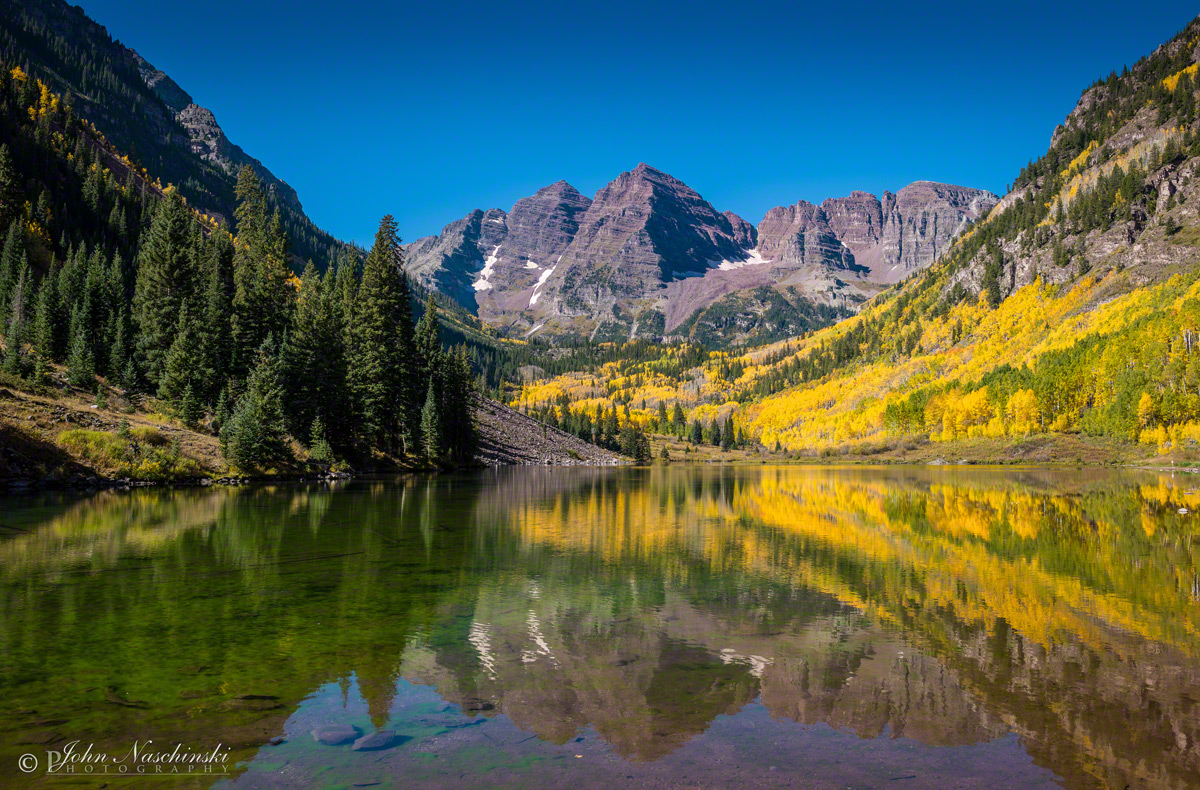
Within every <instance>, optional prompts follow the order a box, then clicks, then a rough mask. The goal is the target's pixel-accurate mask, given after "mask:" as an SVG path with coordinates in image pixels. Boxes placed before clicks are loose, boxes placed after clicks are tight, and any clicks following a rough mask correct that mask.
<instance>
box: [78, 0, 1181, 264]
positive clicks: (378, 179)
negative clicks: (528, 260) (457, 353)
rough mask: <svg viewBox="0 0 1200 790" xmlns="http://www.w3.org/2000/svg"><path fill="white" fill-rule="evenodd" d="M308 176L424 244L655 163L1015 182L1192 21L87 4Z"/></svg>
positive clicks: (784, 194)
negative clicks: (462, 225)
mask: <svg viewBox="0 0 1200 790" xmlns="http://www.w3.org/2000/svg"><path fill="white" fill-rule="evenodd" d="M80 2H82V3H83V6H84V9H85V10H86V11H87V12H88V14H89V15H90V16H92V17H93V18H94V19H96V20H97V21H99V22H100V23H101V24H103V25H105V26H106V27H108V30H109V32H110V33H111V34H112V35H113V36H114V37H115V38H118V39H120V40H121V41H122V42H123V43H125V44H126V45H128V46H131V47H133V48H134V49H136V50H138V51H139V52H141V53H142V55H143V56H144V57H145V58H146V59H147V60H149V61H150V62H151V63H153V64H155V65H156V66H157V67H158V68H161V69H163V70H164V71H166V72H167V73H168V74H170V75H171V76H172V77H173V78H174V79H175V81H176V82H178V83H179V84H180V85H181V86H182V87H183V88H184V89H185V90H187V91H188V92H189V93H191V94H192V96H193V97H194V98H195V100H196V102H197V103H199V104H202V105H204V106H206V107H209V108H210V109H212V110H213V112H214V113H215V114H216V117H217V120H218V121H219V122H220V124H221V125H222V127H223V128H224V129H225V131H226V134H228V135H229V137H230V139H232V140H233V141H234V142H235V143H237V144H239V145H241V146H242V147H243V148H244V149H246V151H248V152H249V153H250V154H251V155H253V156H256V157H258V158H259V159H261V160H262V161H263V162H264V163H265V164H266V165H267V166H268V167H269V168H270V169H271V170H272V171H273V172H274V173H275V174H276V175H278V176H279V177H281V178H283V179H284V180H285V181H287V182H289V183H290V184H292V186H294V187H295V188H296V190H297V191H298V192H299V194H300V199H301V201H302V202H303V203H304V207H305V209H306V210H307V212H308V214H309V215H310V216H311V217H312V218H313V220H314V221H316V222H317V224H318V225H320V226H322V227H324V228H326V229H327V230H329V231H331V232H332V233H334V234H335V235H336V236H339V237H341V238H344V239H354V240H358V241H360V242H368V241H369V240H370V238H371V237H372V235H373V233H374V230H375V226H376V224H377V223H378V220H379V217H380V216H382V215H383V214H385V213H389V212H390V213H393V214H395V215H396V217H397V219H398V221H399V223H400V230H401V233H402V234H403V236H404V238H405V239H406V240H412V239H415V238H417V237H418V236H423V235H427V234H430V233H436V232H437V231H439V230H440V228H441V227H442V225H444V224H446V223H448V222H451V221H453V220H455V219H458V218H460V217H462V216H463V215H464V214H466V213H467V212H468V211H470V210H471V209H473V208H476V207H480V208H489V207H493V206H497V207H500V208H503V209H506V210H507V209H509V208H510V207H511V206H512V204H513V202H514V201H516V200H517V199H518V198H521V197H523V196H525V195H528V194H531V193H532V192H534V191H535V190H536V189H537V188H539V187H541V186H544V185H546V184H549V183H552V182H554V181H557V180H558V179H560V178H565V179H566V180H567V181H569V182H571V183H572V184H574V185H575V186H576V187H577V188H578V189H579V190H580V191H582V192H583V193H584V194H587V195H591V194H592V193H594V192H595V191H596V190H597V189H599V188H600V187H601V186H603V185H604V184H605V183H607V182H608V181H609V180H611V179H612V178H614V177H615V176H616V175H617V174H618V173H620V172H621V171H622V170H628V169H630V168H632V167H634V166H635V165H636V164H637V163H638V162H640V161H645V162H648V163H650V164H651V165H654V166H655V167H658V168H659V169H661V170H665V171H667V172H668V173H671V174H672V175H675V176H676V177H678V178H680V179H682V180H683V181H685V182H687V183H688V184H689V185H691V186H692V187H693V188H695V189H696V190H697V191H698V192H700V194H702V195H703V196H704V197H705V198H707V199H708V200H709V201H710V202H711V203H713V204H714V205H715V206H716V207H717V208H718V209H719V210H726V209H728V210H732V211H736V212H737V213H739V214H741V215H742V216H743V217H745V218H746V219H748V220H749V221H750V222H752V223H757V222H758V221H759V220H760V219H761V218H762V215H763V214H764V213H765V212H766V210H767V209H769V208H771V207H772V206H777V205H784V204H788V203H794V202H795V201H796V200H798V199H801V198H804V199H807V200H812V201H814V202H816V201H820V200H822V199H824V198H825V197H829V196H837V195H844V194H847V193H848V192H850V191H851V190H853V189H865V190H868V191H872V192H875V193H877V194H878V193H879V192H880V191H882V190H884V189H892V190H896V189H898V188H899V187H901V186H903V185H904V184H907V183H909V182H911V181H915V180H918V179H929V180H935V181H947V182H952V183H957V184H963V185H968V186H977V187H982V188H985V189H990V190H992V191H994V192H998V193H999V192H1003V191H1004V189H1005V185H1006V184H1007V183H1008V182H1009V181H1011V180H1012V179H1013V178H1014V177H1015V176H1016V174H1017V172H1018V170H1019V169H1020V166H1021V165H1023V164H1024V163H1025V161H1026V160H1028V159H1030V158H1036V157H1037V156H1040V155H1041V154H1042V153H1043V152H1044V151H1045V149H1046V147H1047V145H1048V143H1049V137H1050V133H1051V131H1052V130H1053V128H1054V126H1055V125H1056V124H1058V123H1060V122H1061V121H1062V119H1063V117H1064V116H1065V115H1066V113H1067V112H1069V111H1070V110H1071V108H1072V107H1073V106H1074V104H1075V101H1076V99H1077V98H1078V97H1079V94H1080V92H1081V91H1082V90H1083V89H1084V88H1085V87H1086V86H1087V85H1089V84H1090V83H1091V82H1092V80H1093V79H1095V78H1096V77H1098V76H1102V75H1104V74H1107V73H1108V72H1109V71H1110V70H1112V69H1114V68H1116V69H1118V70H1119V69H1120V68H1121V66H1122V65H1123V64H1125V63H1132V62H1134V61H1135V60H1137V59H1138V58H1139V57H1140V56H1141V55H1143V54H1148V53H1149V52H1150V51H1151V50H1153V48H1154V47H1155V46H1157V45H1158V44H1159V43H1161V42H1162V41H1165V40H1166V39H1167V38H1168V37H1170V36H1171V35H1173V34H1174V33H1175V32H1176V31H1178V30H1179V29H1181V28H1182V27H1183V26H1184V25H1185V24H1186V23H1187V22H1188V20H1189V19H1190V18H1191V17H1192V16H1193V15H1194V14H1196V13H1197V10H1200V9H1197V8H1196V7H1195V6H1194V5H1193V4H1190V3H1184V2H1176V1H1175V0H1155V2H1153V3H1147V4H1144V5H1138V4H1136V3H1135V4H1133V5H1131V4H1129V3H1128V2H1127V1H1126V2H1120V3H1118V2H1107V1H1104V2H1097V1H1095V0H1093V1H1092V2H1087V3H1057V2H1046V0H1042V1H1041V2H1037V3H1025V2H1004V3H963V2H954V3H936V4H935V3H922V4H918V3H913V4H912V6H911V7H907V8H906V7H905V6H904V4H901V3H894V2H866V1H865V0H864V1H862V2H855V3H838V2H831V3H825V4H821V5H815V4H813V5H808V6H807V7H806V4H803V3H796V2H783V1H782V0H781V1H780V2H775V3H757V2H749V1H747V2H735V3H729V2H706V1H705V0H697V1H696V2H694V3H691V4H690V5H686V4H684V3H671V4H659V3H656V2H651V1H650V0H637V1H636V2H625V1H624V0H615V1H610V0H604V1H602V2H591V3H578V2H561V3H555V4H532V3H530V4H525V3H521V2H486V3H484V2H473V3H450V2H423V3H417V2H404V3H388V2H378V1H377V0H363V1H362V2H339V3H332V2H314V1H313V0H290V1H289V2H280V1H278V0H273V1H272V2H257V3H246V4H243V3H242V2H241V1H240V0H238V1H236V2H235V1H234V0H209V1H208V2H206V3H203V4H200V5H197V4H194V3H174V2H163V1H162V0H80Z"/></svg>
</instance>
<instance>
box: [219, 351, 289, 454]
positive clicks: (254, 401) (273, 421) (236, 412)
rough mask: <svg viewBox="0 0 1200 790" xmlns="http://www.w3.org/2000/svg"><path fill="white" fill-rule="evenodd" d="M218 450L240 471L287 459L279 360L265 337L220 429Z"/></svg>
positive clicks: (287, 451) (287, 450)
mask: <svg viewBox="0 0 1200 790" xmlns="http://www.w3.org/2000/svg"><path fill="white" fill-rule="evenodd" d="M221 451H222V453H223V454H224V455H225V459H226V460H227V461H228V462H229V463H230V464H231V465H232V466H233V467H234V468H236V469H239V470H242V471H254V470H265V469H270V468H273V467H275V466H276V465H278V464H280V463H283V462H286V461H288V460H289V459H290V458H291V453H290V451H289V449H288V445H287V433H286V430H285V428H284V419H283V386H282V382H281V381H280V361H279V355H278V353H277V352H276V350H275V344H274V342H273V340H272V339H271V338H270V337H268V338H267V339H266V340H264V341H263V344H262V345H261V346H259V348H258V350H257V351H256V352H255V360H254V366H253V367H252V368H251V371H250V376H249V378H248V379H247V381H246V392H245V393H243V394H242V396H241V397H240V398H238V401H237V405H236V406H235V407H234V409H233V413H232V414H231V415H230V416H229V419H228V420H227V421H226V422H225V424H224V426H223V427H222V428H221Z"/></svg>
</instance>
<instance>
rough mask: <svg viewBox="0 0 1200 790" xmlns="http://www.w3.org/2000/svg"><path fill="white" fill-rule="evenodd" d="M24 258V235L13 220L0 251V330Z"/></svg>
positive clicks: (5, 323) (6, 315)
mask: <svg viewBox="0 0 1200 790" xmlns="http://www.w3.org/2000/svg"><path fill="white" fill-rule="evenodd" d="M25 260H26V258H25V234H24V232H23V231H22V230H21V222H20V220H13V221H12V223H11V224H10V225H9V226H8V235H6V236H5V237H4V247H3V249H0V330H2V329H3V328H4V327H5V326H7V324H8V301H9V297H10V296H11V295H12V290H13V288H14V287H15V286H16V284H17V276H18V274H19V273H20V271H21V265H22V263H23V262H24V261H25Z"/></svg>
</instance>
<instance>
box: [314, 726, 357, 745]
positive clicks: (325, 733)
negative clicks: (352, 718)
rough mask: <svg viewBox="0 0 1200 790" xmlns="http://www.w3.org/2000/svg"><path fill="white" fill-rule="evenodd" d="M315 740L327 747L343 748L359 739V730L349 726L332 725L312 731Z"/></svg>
mask: <svg viewBox="0 0 1200 790" xmlns="http://www.w3.org/2000/svg"><path fill="white" fill-rule="evenodd" d="M312 736H313V740H315V741H316V742H317V743H323V744H325V745H326V746H341V745H342V744H343V743H349V742H350V741H353V740H354V739H355V738H357V737H358V728H357V727H351V726H350V725H349V724H330V725H328V726H325V727H318V728H316V729H315V730H313V731H312Z"/></svg>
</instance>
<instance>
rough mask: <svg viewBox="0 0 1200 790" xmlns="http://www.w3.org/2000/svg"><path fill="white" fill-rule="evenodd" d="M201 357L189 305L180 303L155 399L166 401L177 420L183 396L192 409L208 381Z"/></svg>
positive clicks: (200, 343)
mask: <svg viewBox="0 0 1200 790" xmlns="http://www.w3.org/2000/svg"><path fill="white" fill-rule="evenodd" d="M205 356H206V355H205V353H204V340H203V337H202V335H201V332H200V327H199V326H198V324H197V322H196V320H195V319H194V318H192V316H191V310H190V305H189V303H188V302H184V303H183V307H182V309H181V310H180V313H179V322H178V324H177V325H176V330H175V342H173V343H172V344H171V348H170V350H169V351H168V352H167V356H166V359H165V360H164V362H163V372H162V376H161V377H160V379H159V382H158V397H160V398H162V399H163V400H165V401H167V403H169V404H170V405H171V408H173V409H174V410H175V412H176V414H178V415H179V416H180V417H182V416H183V415H182V411H183V403H184V397H185V395H186V396H187V397H188V398H190V399H191V401H192V403H191V404H190V407H191V408H196V407H197V406H198V404H199V403H200V399H199V398H200V396H199V395H198V393H199V392H202V391H203V390H204V389H205V388H206V387H208V386H209V383H210V382H211V381H212V371H211V370H209V369H208V367H207V365H206V359H205Z"/></svg>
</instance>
